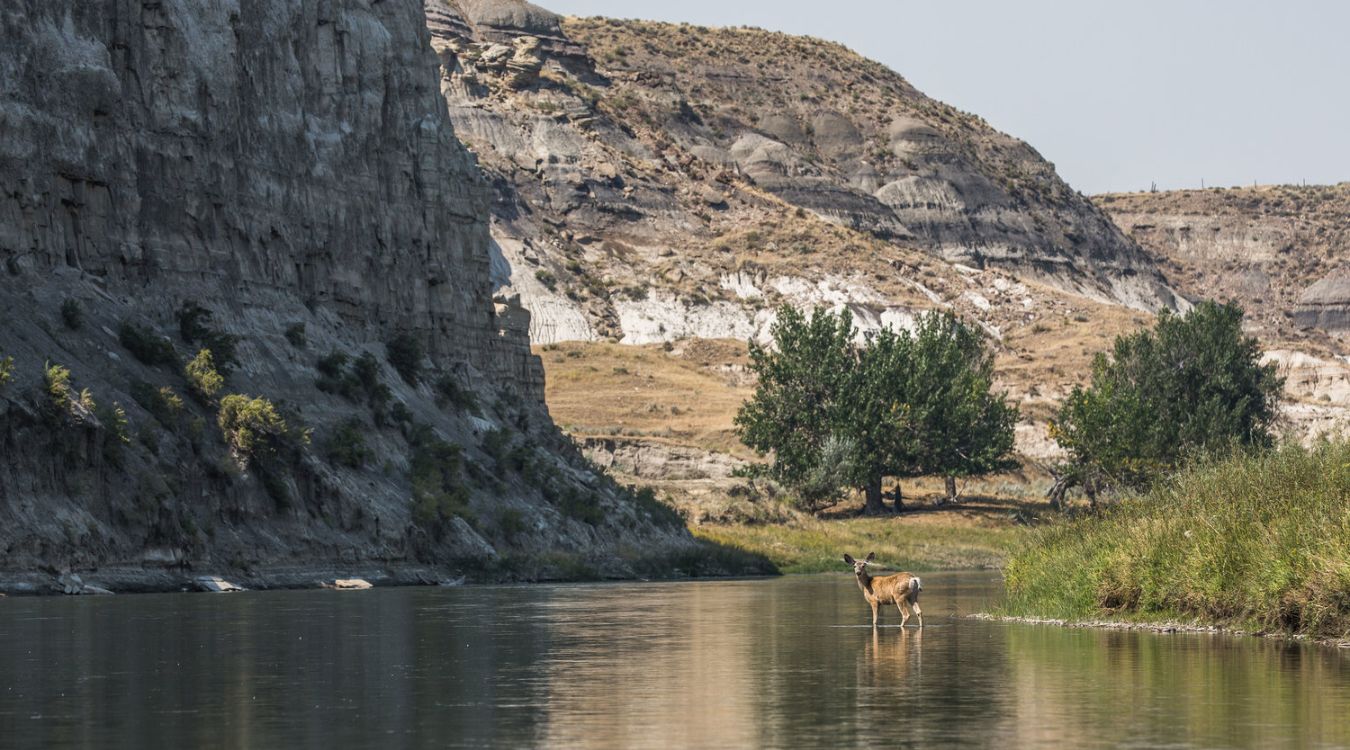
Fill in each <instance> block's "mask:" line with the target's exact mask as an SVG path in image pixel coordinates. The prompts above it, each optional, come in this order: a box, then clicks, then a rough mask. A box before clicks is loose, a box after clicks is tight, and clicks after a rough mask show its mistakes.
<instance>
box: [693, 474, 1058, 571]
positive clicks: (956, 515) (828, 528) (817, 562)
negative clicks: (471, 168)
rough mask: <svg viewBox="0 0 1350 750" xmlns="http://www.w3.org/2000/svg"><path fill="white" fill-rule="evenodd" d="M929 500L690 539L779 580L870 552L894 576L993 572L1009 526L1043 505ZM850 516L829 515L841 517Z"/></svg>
mask: <svg viewBox="0 0 1350 750" xmlns="http://www.w3.org/2000/svg"><path fill="white" fill-rule="evenodd" d="M933 489H934V492H933V493H932V495H931V496H926V497H923V498H916V497H907V498H906V500H905V502H906V503H907V504H909V505H910V507H913V508H916V510H911V511H908V512H906V513H904V514H902V515H899V516H892V517H883V518H855V517H836V518H812V517H809V516H799V517H797V518H794V519H792V520H790V521H788V522H786V523H782V524H753V525H747V524H735V525H720V524H719V525H712V524H707V525H703V526H696V527H694V528H693V532H694V535H695V536H698V537H699V538H702V539H707V540H709V541H714V542H717V543H718V544H721V545H723V546H726V547H730V548H732V549H739V550H744V551H746V552H750V553H753V554H756V555H761V556H763V557H766V558H768V559H769V560H770V561H771V562H772V563H773V564H774V565H775V566H777V567H778V569H779V570H780V571H782V572H784V573H819V572H822V571H830V570H841V569H842V566H843V562H841V557H842V556H843V554H844V553H845V552H848V553H850V554H852V555H854V556H861V555H866V554H867V553H868V552H876V553H877V559H878V560H879V561H880V563H881V564H882V565H884V566H886V567H890V568H894V569H896V570H908V571H914V572H922V571H927V570H955V569H963V568H998V567H1001V566H1002V565H1003V564H1004V562H1006V560H1007V559H1008V556H1009V554H1010V553H1011V552H1012V551H1013V550H1014V549H1015V548H1016V546H1017V545H1018V542H1019V540H1020V539H1022V538H1023V535H1024V534H1025V533H1026V527H1024V526H1021V525H1018V524H1017V523H1015V521H1014V518H1016V517H1019V516H1023V517H1024V516H1025V515H1026V514H1027V513H1028V512H1035V510H1036V507H1037V506H1042V505H1043V503H1040V502H1032V503H1027V502H1023V501H1018V500H1013V499H1009V498H1006V497H991V496H988V495H974V496H971V497H969V498H963V499H962V500H961V501H960V502H959V503H957V504H955V505H950V506H946V507H944V508H942V509H940V510H939V509H934V508H933V507H932V500H933V499H934V498H935V497H936V494H937V487H936V486H934V488H933ZM853 510H856V508H853V507H844V508H840V509H837V510H836V514H837V515H845V514H849V513H851V511H853Z"/></svg>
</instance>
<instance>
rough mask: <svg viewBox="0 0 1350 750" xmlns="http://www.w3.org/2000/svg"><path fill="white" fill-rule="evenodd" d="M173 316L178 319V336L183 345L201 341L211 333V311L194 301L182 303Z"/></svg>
mask: <svg viewBox="0 0 1350 750" xmlns="http://www.w3.org/2000/svg"><path fill="white" fill-rule="evenodd" d="M174 316H175V317H177V318H178V335H179V336H180V337H181V338H182V339H183V343H185V344H192V343H195V342H197V341H201V340H202V339H203V338H205V337H206V336H207V335H208V334H209V333H211V325H210V324H211V318H212V315H211V311H210V310H208V309H206V308H204V307H202V306H201V305H200V304H198V303H197V302H195V301H191V300H189V301H187V302H184V303H183V304H182V306H181V307H179V308H178V312H177V313H175V314H174Z"/></svg>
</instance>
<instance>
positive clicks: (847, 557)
mask: <svg viewBox="0 0 1350 750" xmlns="http://www.w3.org/2000/svg"><path fill="white" fill-rule="evenodd" d="M844 562H846V563H848V564H849V565H852V564H853V555H850V554H848V553H847V552H846V553H844Z"/></svg>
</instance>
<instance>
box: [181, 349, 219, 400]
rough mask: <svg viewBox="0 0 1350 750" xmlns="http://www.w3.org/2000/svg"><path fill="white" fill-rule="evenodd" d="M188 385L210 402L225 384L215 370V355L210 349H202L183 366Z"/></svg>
mask: <svg viewBox="0 0 1350 750" xmlns="http://www.w3.org/2000/svg"><path fill="white" fill-rule="evenodd" d="M183 375H184V376H185V377H187V381H188V385H189V386H190V387H191V388H192V392H193V393H195V394H196V395H197V396H198V397H200V398H201V399H202V400H203V401H205V402H208V403H209V402H210V401H211V400H212V399H214V398H215V397H216V394H217V393H220V389H221V388H222V387H224V385H225V378H224V376H222V375H221V374H220V373H219V372H217V371H216V363H215V357H214V356H212V354H211V350H210V349H202V350H201V351H199V352H197V356H195V357H193V358H192V361H191V362H188V363H187V367H185V368H183Z"/></svg>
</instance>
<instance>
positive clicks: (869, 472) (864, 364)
mask: <svg viewBox="0 0 1350 750" xmlns="http://www.w3.org/2000/svg"><path fill="white" fill-rule="evenodd" d="M770 333H771V335H772V337H773V345H772V346H768V347H765V346H760V345H758V344H755V343H754V342H751V344H750V359H751V369H752V370H753V371H754V372H755V373H756V375H758V376H759V385H758V388H757V389H756V391H755V394H754V396H753V397H752V398H751V399H750V400H749V401H747V402H746V403H745V404H744V405H743V406H742V408H741V411H740V413H738V414H737V416H736V426H737V430H738V431H739V433H740V435H741V439H742V440H743V441H744V442H745V443H746V445H748V446H750V447H751V448H754V449H755V450H756V451H758V452H759V453H760V454H761V455H764V454H769V453H772V454H773V463H772V464H771V465H770V466H769V467H768V473H769V474H770V475H771V476H773V477H774V478H775V479H777V480H778V481H780V482H782V483H784V484H785V485H786V486H788V487H789V488H790V489H792V490H793V491H794V492H795V493H796V494H797V496H798V498H799V499H800V500H801V501H802V503H803V504H804V505H805V506H806V507H808V508H811V509H814V508H815V507H817V506H818V505H819V504H820V503H821V502H824V501H827V500H831V499H834V498H837V497H838V496H839V494H840V493H841V492H842V491H843V490H844V489H846V488H849V487H853V488H858V489H861V490H863V491H864V494H865V496H866V510H867V511H868V512H879V511H881V510H883V506H882V502H881V485H882V480H883V478H884V477H913V476H921V475H926V474H942V475H945V476H967V475H972V474H980V473H987V472H989V471H993V470H997V469H999V468H1002V467H1004V466H1006V465H1007V464H1008V463H1009V462H1008V456H1009V454H1010V453H1011V450H1012V441H1013V425H1014V423H1015V422H1016V420H1017V411H1016V409H1015V408H1013V407H1012V406H1010V405H1009V404H1008V403H1007V402H1006V401H1005V399H1004V398H1003V396H1002V395H997V394H994V393H993V392H992V385H993V377H992V372H993V355H992V353H991V352H990V351H989V349H988V346H987V344H986V341H985V339H984V336H983V334H982V333H981V331H980V330H979V329H978V328H974V327H972V326H970V325H968V324H966V323H965V322H963V321H961V320H960V319H959V318H957V317H956V316H954V315H952V314H951V313H949V312H937V311H935V312H930V313H925V314H923V315H921V316H919V319H918V321H917V325H916V330H915V332H914V333H910V332H909V331H905V330H901V331H895V330H892V329H889V328H884V329H882V330H880V331H876V332H872V333H869V334H868V335H867V336H866V337H865V338H864V339H863V340H862V341H861V343H860V342H859V337H858V335H857V331H856V329H855V328H854V327H853V321H852V317H851V315H850V314H849V313H848V311H847V310H844V311H842V312H840V313H838V314H834V313H831V312H829V311H826V310H822V309H817V310H815V311H813V312H812V314H811V316H810V317H809V318H808V317H806V316H805V315H804V314H803V313H801V312H800V311H797V310H794V309H792V308H787V307H785V308H782V309H781V310H779V312H778V319H777V322H776V323H775V324H774V326H773V327H772V328H771V329H770ZM898 504H899V497H898V494H897V505H898Z"/></svg>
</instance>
